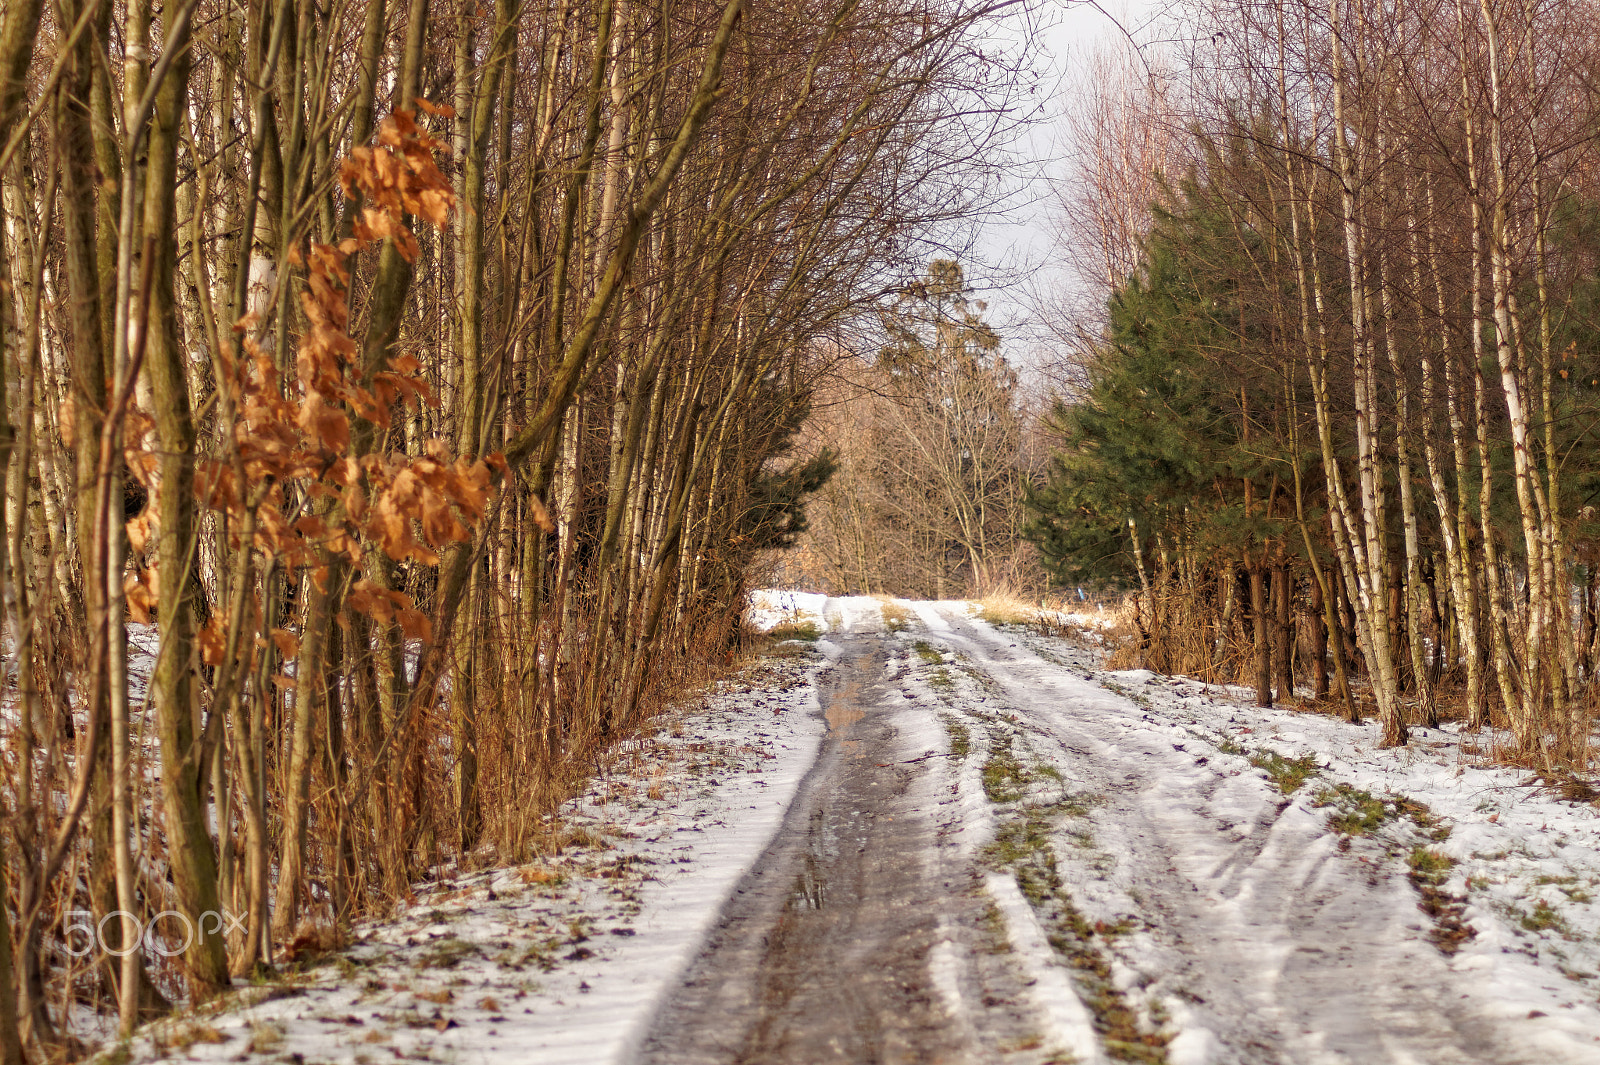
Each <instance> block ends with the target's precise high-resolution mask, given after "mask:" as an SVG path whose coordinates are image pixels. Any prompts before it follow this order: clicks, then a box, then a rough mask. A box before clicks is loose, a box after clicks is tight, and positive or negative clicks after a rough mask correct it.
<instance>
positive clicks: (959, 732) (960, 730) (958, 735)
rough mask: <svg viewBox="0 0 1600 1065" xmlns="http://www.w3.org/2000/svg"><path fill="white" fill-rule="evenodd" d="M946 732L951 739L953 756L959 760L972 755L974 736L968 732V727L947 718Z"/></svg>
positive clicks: (945, 721) (951, 718)
mask: <svg viewBox="0 0 1600 1065" xmlns="http://www.w3.org/2000/svg"><path fill="white" fill-rule="evenodd" d="M944 731H945V733H946V735H948V736H949V737H950V753H951V754H953V755H955V756H956V757H957V758H965V757H966V756H967V755H969V754H971V753H972V734H971V733H969V732H968V731H967V726H965V725H963V724H962V723H961V722H959V721H957V720H956V719H955V718H953V717H946V718H944Z"/></svg>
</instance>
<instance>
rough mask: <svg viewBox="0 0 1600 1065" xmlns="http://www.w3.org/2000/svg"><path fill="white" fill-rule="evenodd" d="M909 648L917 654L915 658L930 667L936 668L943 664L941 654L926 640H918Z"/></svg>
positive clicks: (942, 655)
mask: <svg viewBox="0 0 1600 1065" xmlns="http://www.w3.org/2000/svg"><path fill="white" fill-rule="evenodd" d="M911 647H912V650H914V651H916V652H917V657H918V658H920V659H922V660H923V661H924V662H926V663H928V665H930V666H937V665H940V664H942V663H943V662H944V654H943V652H941V651H940V650H939V649H938V648H937V647H935V646H933V644H931V643H929V642H928V641H927V640H918V641H917V642H916V643H914V644H912V645H911Z"/></svg>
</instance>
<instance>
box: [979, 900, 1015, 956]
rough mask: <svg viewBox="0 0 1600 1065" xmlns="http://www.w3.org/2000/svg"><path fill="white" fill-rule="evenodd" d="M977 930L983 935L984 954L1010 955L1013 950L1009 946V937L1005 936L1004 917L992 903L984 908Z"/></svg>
mask: <svg viewBox="0 0 1600 1065" xmlns="http://www.w3.org/2000/svg"><path fill="white" fill-rule="evenodd" d="M978 930H979V931H980V932H982V933H983V950H984V952H985V953H987V954H1010V953H1011V952H1012V950H1013V949H1015V948H1013V947H1012V946H1011V937H1010V936H1009V935H1007V934H1006V919H1005V915H1004V914H1002V913H1001V912H1000V907H998V906H996V905H995V904H994V903H993V902H991V903H989V905H988V906H986V907H984V911H983V916H981V917H979V918H978Z"/></svg>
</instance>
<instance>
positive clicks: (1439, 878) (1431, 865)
mask: <svg viewBox="0 0 1600 1065" xmlns="http://www.w3.org/2000/svg"><path fill="white" fill-rule="evenodd" d="M1406 864H1408V865H1409V866H1411V878H1412V879H1413V880H1415V881H1417V882H1418V883H1419V884H1428V885H1429V886H1431V887H1438V886H1439V885H1440V884H1442V883H1444V882H1445V880H1446V879H1447V878H1448V877H1449V876H1450V870H1452V869H1454V868H1455V867H1456V860H1455V859H1454V858H1452V857H1450V856H1449V855H1448V854H1441V853H1439V852H1438V851H1436V850H1434V849H1433V848H1431V847H1414V848H1412V850H1411V857H1410V858H1408V859H1406Z"/></svg>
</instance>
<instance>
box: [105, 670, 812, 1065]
mask: <svg viewBox="0 0 1600 1065" xmlns="http://www.w3.org/2000/svg"><path fill="white" fill-rule="evenodd" d="M825 662H826V657H825V655H822V654H814V653H810V652H807V653H805V654H803V655H790V656H786V657H784V658H780V659H778V660H776V661H773V662H769V663H768V664H767V665H765V666H764V667H762V668H761V669H759V670H758V671H757V676H756V678H751V679H755V680H756V682H757V683H758V684H759V685H760V686H758V687H754V688H744V687H742V686H731V685H723V686H722V690H719V691H718V692H716V693H713V694H712V695H710V697H709V698H708V699H707V700H706V701H705V705H704V706H703V707H702V708H699V709H697V710H694V711H691V712H687V713H684V714H683V715H682V716H681V717H679V718H677V719H676V720H675V721H672V722H668V723H667V726H668V731H666V732H664V733H663V734H662V735H659V736H657V737H654V738H653V739H651V740H648V741H645V742H644V743H642V744H639V745H635V746H633V748H632V749H631V750H626V751H623V752H621V754H620V755H619V757H618V758H617V759H615V760H614V764H613V765H611V766H610V767H609V768H608V769H607V771H606V772H605V773H604V774H603V775H602V776H601V777H600V778H599V779H597V780H596V781H595V782H594V783H593V785H592V786H591V787H590V789H589V790H588V791H587V792H586V793H585V794H584V795H583V796H582V797H581V798H580V799H578V800H577V801H576V802H575V803H572V804H569V806H568V807H567V808H565V809H563V811H562V818H563V821H564V822H565V824H566V825H567V827H568V830H569V832H570V831H571V830H573V829H581V830H584V831H585V832H587V833H588V834H589V836H590V837H592V838H594V839H596V840H597V841H603V842H601V845H599V846H582V845H578V846H572V847H568V848H566V849H565V850H564V852H563V853H560V854H549V855H546V856H544V857H543V858H541V859H540V860H538V861H535V862H532V863H529V864H528V865H525V866H520V867H514V868H509V869H500V870H494V871H487V872H481V873H476V874H472V875H462V876H454V877H450V878H447V879H443V880H441V881H440V882H438V883H435V884H431V885H419V886H418V888H417V889H416V894H417V896H418V900H417V902H416V903H415V904H414V905H411V906H409V907H407V908H406V909H405V910H403V911H402V912H400V913H398V914H396V915H394V916H393V917H392V918H390V919H388V920H384V921H377V922H371V923H368V924H365V925H362V926H359V927H358V928H356V929H355V930H354V933H353V937H352V939H353V943H352V945H351V946H350V947H349V948H347V949H346V950H345V951H343V952H341V954H339V955H336V956H333V957H332V958H331V959H330V960H331V961H332V962H333V964H329V965H323V966H320V967H317V968H313V969H311V970H309V971H308V972H307V973H306V974H304V978H303V982H299V983H296V982H293V981H292V980H291V981H290V982H288V983H287V984H286V985H285V986H280V987H263V988H247V989H244V991H243V992H242V993H241V994H240V995H239V996H235V997H234V998H232V999H231V1000H230V1001H226V1002H224V1003H220V1004H219V1005H218V1007H217V1008H216V1009H214V1010H205V1009H202V1010H200V1011H197V1013H196V1014H195V1015H193V1016H190V1017H186V1018H179V1019H174V1020H171V1021H163V1022H158V1023H157V1024H154V1025H151V1026H148V1027H147V1028H146V1029H144V1030H143V1032H142V1033H141V1035H140V1036H139V1037H138V1038H137V1039H136V1040H135V1042H134V1044H133V1046H132V1047H131V1048H130V1049H131V1051H132V1054H133V1057H134V1058H135V1059H136V1060H141V1061H151V1062H155V1061H167V1060H172V1061H178V1060H189V1061H225V1060H228V1061H231V1060H236V1059H238V1058H240V1057H241V1054H242V1052H246V1051H253V1052H255V1053H258V1054H267V1053H268V1052H270V1053H271V1055H273V1056H275V1057H283V1058H284V1060H288V1057H285V1056H286V1055H296V1056H297V1057H296V1058H295V1060H300V1061H304V1062H308V1063H309V1062H317V1063H326V1062H333V1063H351V1065H362V1063H366V1062H377V1061H388V1060H390V1059H391V1057H396V1058H397V1057H419V1056H421V1057H430V1058H435V1059H444V1060H452V1061H456V1060H459V1061H473V1062H498V1061H504V1062H508V1063H510V1062H515V1063H517V1065H561V1063H571V1065H594V1063H601V1062H620V1061H626V1060H628V1059H629V1057H630V1056H631V1052H632V1050H633V1049H634V1047H635V1046H636V1045H637V1043H638V1041H639V1040H640V1039H641V1038H642V1036H643V1034H644V1031H645V1030H646V1028H647V1027H648V1025H649V1023H650V1021H651V1019H652V1017H653V1014H654V1011H655V1009H656V1007H657V1004H658V1002H659V1000H660V999H661V997H662V995H663V994H664V992H665V990H666V989H668V988H670V987H671V986H672V985H673V984H674V983H675V981H676V978H677V977H678V975H679V974H680V973H681V972H683V970H684V969H685V968H686V967H687V965H688V964H689V962H690V961H691V960H692V958H693V956H694V953H695V951H696V950H697V949H698V947H699V946H700V943H701V941H702V939H703V938H704V937H705V935H706V933H707V931H708V930H709V928H710V926H711V924H712V923H713V922H714V921H715V919H716V917H717V915H718V913H719V912H720V910H721V908H722V904H723V902H724V901H725V899H726V898H727V897H728V895H729V894H730V893H731V892H732V890H733V888H734V885H735V884H736V883H737V882H738V881H739V879H740V878H741V877H742V876H743V875H744V874H745V873H746V872H747V871H748V870H749V869H750V867H751V866H752V865H753V864H754V862H755V860H756V858H757V857H758V856H759V855H760V853H761V851H762V850H763V849H764V848H765V847H766V845H767V843H768V841H769V840H770V839H771V837H772V836H773V834H774V833H775V832H776V830H777V828H778V825H779V822H780V821H781V820H782V817H783V814H784V812H785V810H787V808H788V806H789V804H790V802H791V800H792V799H793V797H794V793H795V790H796V788H797V787H798V786H799V783H800V780H801V778H802V777H804V775H805V773H806V772H807V771H808V770H809V769H810V767H811V765H812V763H813V761H814V760H815V757H816V752H817V748H818V744H819V741H820V739H821V736H822V735H823V732H824V731H825V725H824V723H823V721H822V718H821V714H820V710H819V706H818V702H817V695H816V686H815V684H814V683H813V678H814V676H815V673H816V671H817V670H818V669H819V668H822V667H823V665H824V664H825Z"/></svg>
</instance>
